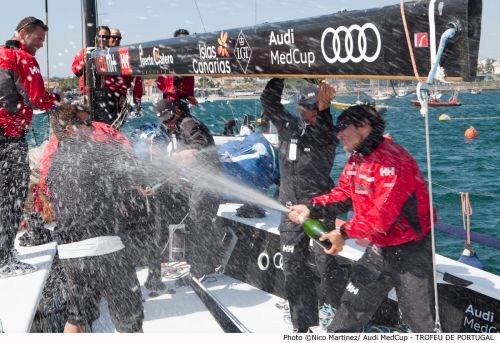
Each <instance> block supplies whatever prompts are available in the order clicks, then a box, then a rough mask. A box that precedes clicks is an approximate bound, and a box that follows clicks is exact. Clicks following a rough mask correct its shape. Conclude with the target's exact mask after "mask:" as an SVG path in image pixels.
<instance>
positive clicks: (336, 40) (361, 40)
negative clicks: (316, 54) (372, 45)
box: [321, 23, 382, 63]
mask: <svg viewBox="0 0 500 343" xmlns="http://www.w3.org/2000/svg"><path fill="white" fill-rule="evenodd" d="M368 31H371V32H372V33H373V34H374V35H375V37H376V39H377V46H376V51H375V53H374V54H373V55H371V56H368V55H367V52H368V41H369V40H368V39H367V32H368ZM341 33H345V36H344V46H343V47H344V48H345V51H343V49H342V45H341ZM353 33H358V39H357V41H358V53H359V55H356V56H355V55H354V38H353ZM330 35H331V36H332V46H331V48H332V51H328V52H327V51H326V49H325V40H326V39H327V38H328V37H329V36H330ZM370 41H373V40H370ZM381 49H382V39H381V38H380V32H379V31H378V29H377V27H376V26H375V25H374V24H372V23H366V24H364V25H363V26H359V25H357V24H354V25H351V26H349V28H347V27H345V26H339V27H338V28H336V29H334V28H331V27H329V28H327V29H326V30H325V31H323V35H322V36H321V52H322V53H323V57H324V58H325V60H326V61H327V62H328V63H335V62H337V61H339V62H340V63H347V62H354V63H359V62H361V61H366V62H369V63H371V62H374V61H375V60H376V59H377V58H378V56H379V55H380V50H381Z"/></svg>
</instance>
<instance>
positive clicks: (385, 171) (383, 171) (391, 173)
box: [380, 167, 396, 176]
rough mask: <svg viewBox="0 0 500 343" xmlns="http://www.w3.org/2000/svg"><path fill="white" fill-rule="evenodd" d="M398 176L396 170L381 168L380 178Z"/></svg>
mask: <svg viewBox="0 0 500 343" xmlns="http://www.w3.org/2000/svg"><path fill="white" fill-rule="evenodd" d="M394 175H396V169H395V168H394V167H391V168H380V176H394Z"/></svg>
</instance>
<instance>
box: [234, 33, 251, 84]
mask: <svg viewBox="0 0 500 343" xmlns="http://www.w3.org/2000/svg"><path fill="white" fill-rule="evenodd" d="M234 57H236V61H238V64H239V65H240V67H241V70H243V73H245V74H246V72H247V68H248V64H249V63H250V59H251V58H252V48H251V47H250V44H248V41H247V39H246V37H245V35H244V34H243V31H240V33H239V35H238V38H237V39H236V42H235V44H234Z"/></svg>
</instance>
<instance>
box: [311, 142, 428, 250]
mask: <svg viewBox="0 0 500 343" xmlns="http://www.w3.org/2000/svg"><path fill="white" fill-rule="evenodd" d="M349 200H350V201H352V206H353V209H354V217H353V218H352V219H351V220H350V221H348V222H346V223H345V226H344V227H345V231H346V233H347V235H348V236H349V237H353V238H366V239H368V240H369V241H371V242H373V243H374V244H376V245H378V246H380V247H383V246H393V245H401V244H404V243H407V242H410V241H414V240H419V239H422V238H423V237H424V236H425V235H426V234H427V233H428V232H429V230H430V210H429V193H428V191H427V185H426V182H425V179H424V177H423V175H422V173H421V172H420V170H419V169H418V165H417V162H416V161H415V160H414V159H413V157H412V156H411V155H410V154H409V153H408V152H407V151H406V150H405V149H403V148H402V147H401V146H400V145H398V144H397V143H395V142H393V141H390V140H387V139H384V141H383V142H382V143H381V144H380V145H379V146H378V147H377V148H375V150H374V151H373V152H371V153H370V154H369V155H367V156H363V155H361V154H359V153H354V154H353V155H352V156H351V157H350V159H349V161H348V162H347V164H346V166H345V168H344V171H343V172H342V175H341V176H340V178H339V185H338V187H336V188H334V189H332V190H331V192H330V193H328V194H325V195H321V196H318V197H315V198H312V199H311V201H312V202H313V203H315V204H320V205H323V206H324V205H326V204H335V203H338V204H339V205H340V204H341V203H349Z"/></svg>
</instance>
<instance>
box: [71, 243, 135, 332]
mask: <svg viewBox="0 0 500 343" xmlns="http://www.w3.org/2000/svg"><path fill="white" fill-rule="evenodd" d="M124 251H125V249H122V250H120V251H117V252H114V253H111V254H106V255H101V256H91V257H81V258H70V259H61V265H62V267H63V268H64V272H65V273H66V277H67V280H68V281H67V291H68V298H69V309H68V312H69V313H68V322H69V323H71V324H73V325H86V324H91V323H92V322H93V321H95V320H96V319H97V318H98V317H99V303H100V300H101V297H103V298H105V299H106V300H107V302H108V307H109V313H110V315H111V319H112V320H113V324H114V325H115V328H116V330H117V331H118V332H138V331H140V330H141V329H142V322H143V320H144V308H143V304H142V294H141V286H140V284H139V280H138V279H137V275H136V272H135V268H133V267H132V265H131V264H130V263H128V260H127V259H126V257H125V255H124Z"/></svg>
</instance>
